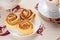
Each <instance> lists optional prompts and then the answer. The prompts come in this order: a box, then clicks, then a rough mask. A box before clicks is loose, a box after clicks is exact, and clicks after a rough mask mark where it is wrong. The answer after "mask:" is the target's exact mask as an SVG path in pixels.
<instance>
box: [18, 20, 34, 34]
mask: <svg viewBox="0 0 60 40" xmlns="http://www.w3.org/2000/svg"><path fill="white" fill-rule="evenodd" d="M33 30H34V26H33V24H32V23H31V22H30V21H21V23H20V24H19V31H20V32H21V33H23V34H25V35H28V34H31V33H32V32H33Z"/></svg>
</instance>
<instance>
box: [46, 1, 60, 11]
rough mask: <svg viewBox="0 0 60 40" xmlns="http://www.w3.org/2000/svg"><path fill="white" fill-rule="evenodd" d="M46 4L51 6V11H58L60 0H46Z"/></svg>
mask: <svg viewBox="0 0 60 40" xmlns="http://www.w3.org/2000/svg"><path fill="white" fill-rule="evenodd" d="M46 4H47V6H48V8H49V11H51V12H53V11H54V12H56V11H58V10H59V7H60V0H46Z"/></svg>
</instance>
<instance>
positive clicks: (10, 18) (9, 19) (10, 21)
mask: <svg viewBox="0 0 60 40" xmlns="http://www.w3.org/2000/svg"><path fill="white" fill-rule="evenodd" d="M6 21H7V23H8V24H10V25H14V24H16V23H17V22H18V16H17V15H15V14H13V13H11V14H9V15H8V16H7V18H6Z"/></svg>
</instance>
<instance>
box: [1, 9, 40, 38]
mask: <svg viewBox="0 0 60 40" xmlns="http://www.w3.org/2000/svg"><path fill="white" fill-rule="evenodd" d="M31 10H32V11H33V12H34V13H35V14H36V17H35V20H34V23H33V24H34V32H33V33H32V34H30V35H22V34H20V32H19V31H18V30H17V29H13V28H10V27H9V25H7V24H6V17H7V16H8V15H9V13H8V12H7V11H5V9H0V16H1V18H0V21H3V22H4V24H5V25H6V26H7V29H8V30H9V31H10V33H11V34H12V35H13V36H16V37H22V38H23V37H29V36H31V35H33V34H35V33H36V32H37V30H38V29H39V26H40V24H41V22H40V17H39V15H38V13H36V10H35V9H33V8H32V9H31ZM15 14H17V15H18V14H19V13H15ZM3 22H0V23H1V24H2V25H4V24H3Z"/></svg>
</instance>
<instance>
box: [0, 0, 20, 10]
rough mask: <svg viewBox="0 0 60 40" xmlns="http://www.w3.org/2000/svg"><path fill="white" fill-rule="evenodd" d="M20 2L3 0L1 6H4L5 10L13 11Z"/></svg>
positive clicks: (0, 2)
mask: <svg viewBox="0 0 60 40" xmlns="http://www.w3.org/2000/svg"><path fill="white" fill-rule="evenodd" d="M19 2H20V0H1V1H0V6H2V7H3V8H5V9H11V8H14V7H15V6H16V5H18V3H19Z"/></svg>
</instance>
